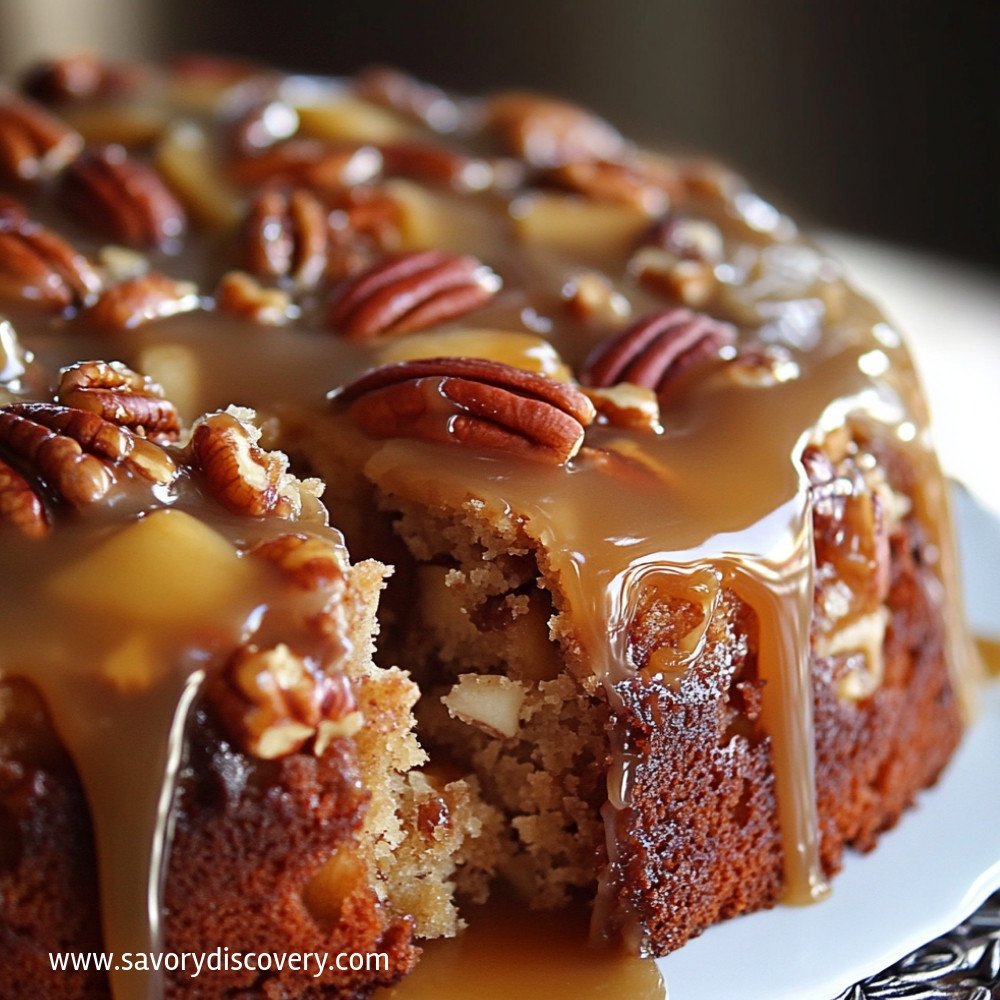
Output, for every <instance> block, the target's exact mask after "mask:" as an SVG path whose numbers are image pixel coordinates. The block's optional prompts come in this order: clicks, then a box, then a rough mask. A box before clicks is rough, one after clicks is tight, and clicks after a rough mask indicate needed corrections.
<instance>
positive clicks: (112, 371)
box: [56, 361, 181, 444]
mask: <svg viewBox="0 0 1000 1000" xmlns="http://www.w3.org/2000/svg"><path fill="white" fill-rule="evenodd" d="M60 374H61V377H60V379H59V391H58V395H57V397H56V398H57V399H58V400H59V402H60V403H62V404H63V405H65V406H70V407H73V408H74V409H77V410H87V411H89V412H90V413H96V414H97V415H98V416H99V417H103V418H104V419H105V420H110V421H111V422H112V423H115V424H118V426H119V427H127V428H128V429H129V430H131V431H133V432H135V433H136V434H138V435H140V436H141V437H145V438H149V439H150V440H151V441H156V442H158V443H160V444H165V443H167V442H170V441H176V440H177V438H178V437H179V435H180V428H181V421H180V416H179V415H178V413H177V410H176V408H175V407H174V405H173V403H171V402H169V401H168V400H166V399H164V398H163V389H162V388H160V386H158V385H157V384H156V383H155V382H154V381H153V380H152V379H150V378H147V377H146V376H145V375H140V374H139V373H138V372H134V371H132V370H131V369H130V368H126V367H125V365H123V364H122V363H121V362H120V361H111V362H107V361H81V362H79V363H78V364H75V365H70V366H69V367H68V368H63V369H62V372H61V373H60Z"/></svg>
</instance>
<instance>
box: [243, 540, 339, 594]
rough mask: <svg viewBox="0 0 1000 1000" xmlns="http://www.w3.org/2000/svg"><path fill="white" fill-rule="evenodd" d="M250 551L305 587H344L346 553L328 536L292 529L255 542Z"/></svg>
mask: <svg viewBox="0 0 1000 1000" xmlns="http://www.w3.org/2000/svg"><path fill="white" fill-rule="evenodd" d="M249 554H250V555H253V556H256V557H257V558H258V559H265V560H267V561H268V562H270V563H273V564H274V565H275V566H277V567H278V569H280V570H281V572H282V573H284V575H285V576H286V577H288V579H289V580H291V581H292V583H294V584H295V585H296V586H297V587H301V588H302V589H303V590H324V589H326V590H331V589H332V590H335V591H336V592H337V593H338V594H342V593H343V591H344V586H345V580H344V567H343V557H342V554H341V553H340V552H339V551H338V550H337V548H336V546H335V545H334V544H333V543H332V542H330V541H329V540H328V539H325V538H320V537H319V536H317V535H306V534H301V533H299V532H289V533H288V534H284V535H279V536H278V537H277V538H271V539H269V540H268V541H266V542H261V543H260V544H259V545H255V546H254V547H253V548H252V549H250V550H249Z"/></svg>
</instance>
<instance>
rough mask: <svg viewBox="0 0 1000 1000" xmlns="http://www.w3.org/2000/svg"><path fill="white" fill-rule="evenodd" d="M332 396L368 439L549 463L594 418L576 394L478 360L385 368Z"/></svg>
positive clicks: (574, 447)
mask: <svg viewBox="0 0 1000 1000" xmlns="http://www.w3.org/2000/svg"><path fill="white" fill-rule="evenodd" d="M332 398H333V399H334V400H337V401H339V403H341V404H344V405H346V406H347V407H348V411H349V413H350V415H351V417H352V419H354V420H355V422H356V423H357V424H358V426H359V427H360V428H361V429H362V430H363V431H364V432H365V433H366V434H368V435H369V436H371V437H375V438H390V437H410V438H416V439H418V440H426V441H445V442H450V443H455V444H462V445H465V446H466V447H471V448H483V449H490V450H494V451H503V452H507V453H509V454H514V455H521V456H525V457H528V458H534V459H537V460H540V461H543V462H547V463H550V464H554V465H563V464H564V463H566V462H568V461H569V460H570V459H571V458H572V457H573V456H574V455H575V454H576V453H577V451H579V449H580V445H581V444H582V443H583V435H584V428H586V427H587V426H588V425H589V424H590V423H592V422H593V419H594V406H593V404H592V403H591V401H590V400H589V399H588V398H587V397H586V396H585V395H584V394H583V393H582V392H580V391H579V389H576V388H575V387H573V386H571V385H567V384H566V383H564V382H557V381H555V380H554V379H550V378H546V377H545V376H544V375H536V374H535V373H533V372H527V371H524V370H523V369H520V368H513V367H511V366H510V365H505V364H501V363H500V362H497V361H486V360H483V359H479V358H431V359H427V360H418V361H404V362H401V363H399V364H394V365H383V366H382V367H381V368H376V369H374V370H372V371H370V372H368V373H367V374H365V375H362V376H361V378H359V379H357V380H355V381H354V382H351V383H349V384H348V385H346V386H344V387H343V388H342V389H339V390H337V391H336V392H335V393H334V394H333V396H332Z"/></svg>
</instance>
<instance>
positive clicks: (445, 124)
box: [354, 66, 459, 132]
mask: <svg viewBox="0 0 1000 1000" xmlns="http://www.w3.org/2000/svg"><path fill="white" fill-rule="evenodd" d="M354 89H355V92H356V93H357V94H358V96H359V97H363V98H365V100H368V101H371V102H372V103H373V104H380V105H381V106H382V107H384V108H389V109H390V110H392V111H396V112H398V113H399V114H401V115H404V116H405V117H407V118H410V119H412V120H414V121H417V122H422V123H423V124H425V125H428V126H429V127H430V128H432V129H434V131H436V132H451V131H453V130H454V129H455V128H456V126H457V125H458V118H459V112H458V106H457V105H456V104H455V102H454V101H453V100H452V99H451V98H450V97H449V96H448V95H447V94H446V93H445V92H444V91H443V90H439V89H438V88H437V87H434V86H431V85H430V84H426V83H423V82H421V81H420V80H416V79H414V78H413V77H412V76H409V75H407V74H406V73H401V72H400V71H399V70H396V69H392V68H391V67H388V66H371V67H369V68H368V69H366V70H363V71H362V72H361V73H360V74H359V75H358V77H357V80H356V81H355V85H354Z"/></svg>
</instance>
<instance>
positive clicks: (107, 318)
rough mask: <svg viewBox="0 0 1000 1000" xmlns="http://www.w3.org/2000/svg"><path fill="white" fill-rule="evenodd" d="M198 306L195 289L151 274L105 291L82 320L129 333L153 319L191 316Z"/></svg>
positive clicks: (188, 284)
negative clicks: (190, 313) (184, 313)
mask: <svg viewBox="0 0 1000 1000" xmlns="http://www.w3.org/2000/svg"><path fill="white" fill-rule="evenodd" d="M199 306H200V302H199V300H198V295H197V292H196V290H195V287H194V285H192V284H191V283H190V282H186V281H174V279H173V278H168V277H167V276H166V275H165V274H161V273H160V272H159V271H150V272H149V273H148V274H142V275H139V276H138V277H136V278H131V279H129V280H128V281H123V282H122V283H121V284H119V285H114V286H112V287H111V288H108V289H106V290H105V291H104V292H103V293H102V294H101V297H100V298H99V299H98V300H97V301H96V302H95V303H94V304H93V305H92V306H91V307H90V308H89V309H87V310H86V311H85V312H84V313H83V314H82V316H81V319H82V320H83V321H84V322H85V323H86V324H87V325H88V326H92V327H97V328H107V329H111V330H132V329H135V327H137V326H141V325H142V324H143V323H149V322H151V321H152V320H156V319H165V318H166V317H168V316H176V315H177V314H178V313H183V312H191V311H192V310H193V309H197V308H199Z"/></svg>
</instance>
